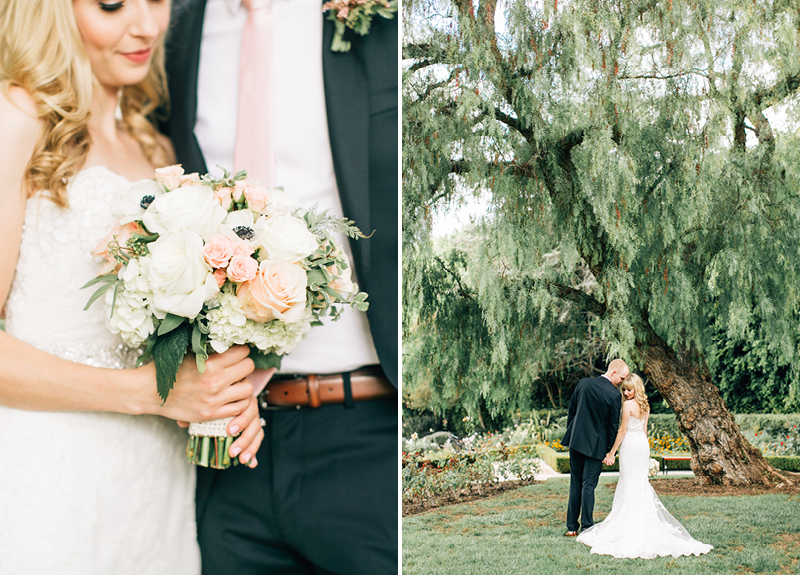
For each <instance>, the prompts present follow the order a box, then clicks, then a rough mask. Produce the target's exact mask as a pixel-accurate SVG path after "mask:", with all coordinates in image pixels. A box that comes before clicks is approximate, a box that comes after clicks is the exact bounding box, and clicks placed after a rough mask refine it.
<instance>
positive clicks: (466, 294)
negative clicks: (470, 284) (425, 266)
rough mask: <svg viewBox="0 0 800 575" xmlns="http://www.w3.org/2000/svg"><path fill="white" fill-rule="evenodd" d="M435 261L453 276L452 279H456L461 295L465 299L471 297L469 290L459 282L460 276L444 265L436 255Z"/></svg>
mask: <svg viewBox="0 0 800 575" xmlns="http://www.w3.org/2000/svg"><path fill="white" fill-rule="evenodd" d="M436 263H438V264H439V265H440V266H441V267H442V269H443V270H444V271H445V272H447V273H448V274H450V275H451V276H452V277H453V279H454V280H456V283H457V284H458V291H460V292H461V295H462V296H463V297H465V298H467V299H472V295H471V294H470V293H469V291H468V290H467V289H466V288H464V285H463V284H462V283H461V277H460V276H459V275H458V274H457V273H455V272H454V271H452V270H450V269H448V267H447V266H446V265H444V262H443V261H442V258H439V257H437V258H436Z"/></svg>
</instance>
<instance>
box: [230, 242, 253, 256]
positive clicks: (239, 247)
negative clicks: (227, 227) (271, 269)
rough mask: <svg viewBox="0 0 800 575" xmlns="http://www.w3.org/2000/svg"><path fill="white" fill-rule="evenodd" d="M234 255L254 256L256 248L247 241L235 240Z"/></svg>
mask: <svg viewBox="0 0 800 575" xmlns="http://www.w3.org/2000/svg"><path fill="white" fill-rule="evenodd" d="M232 243H233V255H235V256H252V255H253V254H254V253H255V251H256V249H255V248H254V247H253V246H251V245H250V244H248V243H247V242H245V241H242V240H237V241H233V242H232Z"/></svg>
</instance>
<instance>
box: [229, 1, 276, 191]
mask: <svg viewBox="0 0 800 575" xmlns="http://www.w3.org/2000/svg"><path fill="white" fill-rule="evenodd" d="M242 5H243V6H244V7H245V8H247V10H248V14H247V21H246V22H245V24H244V28H243V29H242V47H241V51H240V56H239V59H240V62H239V109H238V111H237V124H236V148H235V150H234V156H233V165H234V172H236V171H238V170H242V169H245V170H247V175H248V177H249V178H252V179H254V180H259V181H260V182H261V185H263V186H266V187H268V188H271V187H272V186H273V181H272V180H273V176H274V169H275V168H274V166H275V151H274V149H273V145H272V130H273V128H272V0H242Z"/></svg>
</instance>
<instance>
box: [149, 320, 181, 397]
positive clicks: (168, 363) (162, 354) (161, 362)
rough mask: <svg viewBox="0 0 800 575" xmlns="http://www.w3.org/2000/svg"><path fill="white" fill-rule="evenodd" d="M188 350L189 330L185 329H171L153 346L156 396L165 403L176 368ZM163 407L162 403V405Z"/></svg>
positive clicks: (173, 380) (173, 381)
mask: <svg viewBox="0 0 800 575" xmlns="http://www.w3.org/2000/svg"><path fill="white" fill-rule="evenodd" d="M188 350H189V330H188V329H187V328H185V327H180V328H178V329H173V330H172V331H170V332H169V333H168V334H166V335H163V336H160V337H158V339H157V341H156V343H155V346H153V362H154V363H155V366H156V386H157V388H158V395H159V397H161V399H162V400H163V401H167V397H168V396H169V392H170V390H172V386H173V385H174V384H175V378H176V377H177V375H178V368H179V367H180V366H181V362H182V361H183V357H184V356H185V355H186V352H187V351H188ZM162 405H163V403H162Z"/></svg>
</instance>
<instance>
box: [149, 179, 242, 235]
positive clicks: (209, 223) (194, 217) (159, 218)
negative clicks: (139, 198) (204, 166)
mask: <svg viewBox="0 0 800 575" xmlns="http://www.w3.org/2000/svg"><path fill="white" fill-rule="evenodd" d="M227 215H228V212H227V211H226V210H225V208H223V207H222V206H220V205H219V202H218V201H217V200H216V199H215V198H214V192H213V191H212V190H211V188H208V187H206V186H189V187H185V188H178V189H177V190H173V191H171V192H169V193H168V194H164V195H162V196H160V197H158V198H156V200H155V201H154V202H153V203H152V205H151V206H150V208H148V210H147V212H146V213H145V214H144V217H142V222H144V225H145V226H147V229H148V230H150V231H151V232H155V233H158V234H164V233H167V232H177V231H180V230H191V231H193V232H194V233H196V234H197V235H199V236H200V237H201V238H203V239H206V238H209V237H211V236H212V235H214V234H216V233H218V232H219V225H220V224H221V223H222V222H223V221H224V220H225V217H226V216H227Z"/></svg>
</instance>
